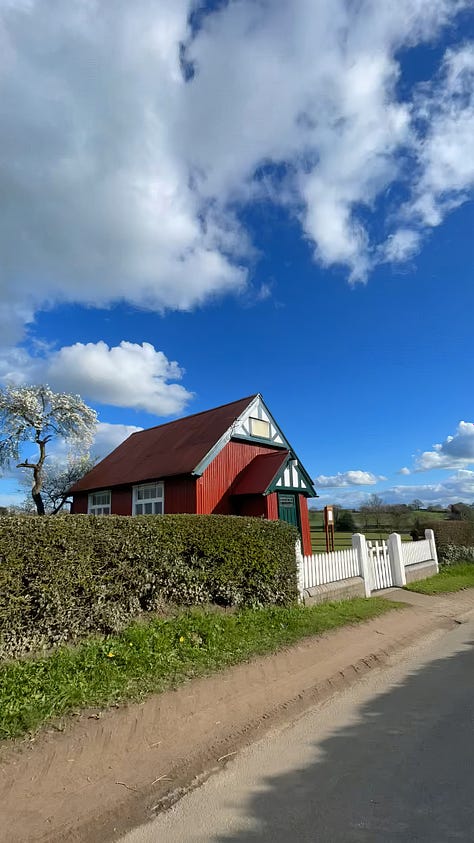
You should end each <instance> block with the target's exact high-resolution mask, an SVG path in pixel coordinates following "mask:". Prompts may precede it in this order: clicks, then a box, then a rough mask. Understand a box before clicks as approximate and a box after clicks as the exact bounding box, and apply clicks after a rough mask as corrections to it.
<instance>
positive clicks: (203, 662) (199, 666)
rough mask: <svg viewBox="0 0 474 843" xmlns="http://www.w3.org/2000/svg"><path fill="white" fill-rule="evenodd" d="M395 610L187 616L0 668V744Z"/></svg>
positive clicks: (351, 605)
mask: <svg viewBox="0 0 474 843" xmlns="http://www.w3.org/2000/svg"><path fill="white" fill-rule="evenodd" d="M473 571H474V566H473ZM395 605H396V604H394V603H392V602H390V601H388V600H383V599H382V598H379V597H374V598H370V599H368V600H366V599H363V598H356V599H354V600H348V601H345V602H342V603H326V604H323V605H321V606H311V607H302V606H293V607H290V608H283V607H268V608H264V609H245V610H242V611H241V612H236V613H229V614H216V613H205V612H203V611H197V610H195V611H187V612H183V613H181V614H179V615H177V616H175V617H172V618H167V619H165V620H163V619H157V618H155V619H153V620H148V621H147V622H145V623H143V622H139V623H133V624H131V625H130V626H128V627H127V628H126V629H125V630H124V631H123V632H122V633H120V634H119V635H114V636H109V637H107V638H100V639H99V638H94V639H89V640H88V641H85V642H83V643H81V644H79V645H78V646H76V647H61V648H58V649H57V650H55V651H54V652H53V653H52V654H50V655H46V656H43V657H40V658H29V659H22V660H18V661H12V662H6V663H4V664H3V665H2V666H0V738H13V737H16V736H19V735H22V734H24V733H25V732H31V731H34V730H35V729H37V728H38V727H40V726H41V725H43V724H45V723H47V722H48V721H51V720H52V719H54V718H57V717H61V716H63V715H65V714H68V713H71V712H74V711H78V710H80V709H81V708H84V707H89V706H94V707H96V706H97V707H105V706H107V705H110V704H113V703H117V702H122V701H125V700H137V699H141V698H143V697H144V696H146V695H147V694H150V693H153V692H159V691H163V690H165V689H166V688H170V687H174V686H176V685H177V684H179V683H180V682H184V681H185V680H186V679H190V678H192V677H194V676H202V675H204V674H207V673H211V672H213V671H216V670H220V669H222V668H225V667H227V666H229V665H233V664H237V663H238V662H243V661H246V660H248V659H250V658H251V657H252V656H256V655H261V654H263V653H269V652H271V651H273V650H277V649H278V648H279V647H284V646H285V645H289V644H293V643H294V642H295V641H298V640H299V639H301V638H304V637H306V636H311V635H320V634H321V633H323V632H326V631H327V630H330V629H334V628H336V627H339V626H344V625H345V624H352V623H358V622H360V621H364V620H368V619H370V618H374V617H377V616H378V615H380V614H383V613H384V612H386V611H389V610H391V609H394V607H395Z"/></svg>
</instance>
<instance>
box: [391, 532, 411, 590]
mask: <svg viewBox="0 0 474 843" xmlns="http://www.w3.org/2000/svg"><path fill="white" fill-rule="evenodd" d="M387 544H388V558H389V560H390V567H391V569H392V577H393V584H394V585H396V586H398V588H402V587H403V586H404V585H406V584H407V578H406V574H405V563H404V561H403V548H402V540H401V538H400V535H399V534H398V533H391V534H390V535H389V537H388V542H387Z"/></svg>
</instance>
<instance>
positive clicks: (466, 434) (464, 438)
mask: <svg viewBox="0 0 474 843" xmlns="http://www.w3.org/2000/svg"><path fill="white" fill-rule="evenodd" d="M471 463H474V424H473V423H472V422H464V421H461V422H459V424H458V428H457V431H456V433H455V434H454V436H448V437H447V438H446V439H445V440H444V442H441V443H438V444H437V445H433V450H432V451H424V452H423V453H422V454H421V456H419V457H418V459H417V460H416V467H417V469H418V471H429V470H430V469H432V468H463V467H465V466H467V465H470V464H471Z"/></svg>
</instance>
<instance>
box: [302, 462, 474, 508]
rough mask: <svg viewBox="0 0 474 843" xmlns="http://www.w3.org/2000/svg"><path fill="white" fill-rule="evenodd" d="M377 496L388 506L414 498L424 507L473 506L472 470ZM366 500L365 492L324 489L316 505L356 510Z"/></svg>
mask: <svg viewBox="0 0 474 843" xmlns="http://www.w3.org/2000/svg"><path fill="white" fill-rule="evenodd" d="M380 496H381V498H382V499H383V501H384V502H385V503H387V504H396V503H406V504H409V503H411V502H412V501H413V500H414V499H415V498H419V499H420V500H421V501H422V502H423V504H424V506H441V507H446V506H448V505H449V504H451V503H456V502H458V501H464V502H465V503H474V471H469V470H467V469H463V470H460V471H457V472H456V473H455V474H453V475H451V476H450V477H448V478H447V479H446V480H444V481H443V482H439V483H426V484H417V485H411V486H410V485H396V486H391V487H390V488H388V489H383V490H382V491H381V492H380ZM366 501H367V493H366V492H362V491H356V489H354V488H343V489H341V490H339V489H338V490H336V491H334V492H332V493H328V492H325V491H324V490H323V491H322V493H321V494H320V496H319V498H318V500H317V506H318V507H319V508H320V507H321V506H324V505H325V504H326V503H332V504H336V505H339V506H342V507H346V508H354V509H355V508H358V507H359V506H361V505H363V504H364V503H366Z"/></svg>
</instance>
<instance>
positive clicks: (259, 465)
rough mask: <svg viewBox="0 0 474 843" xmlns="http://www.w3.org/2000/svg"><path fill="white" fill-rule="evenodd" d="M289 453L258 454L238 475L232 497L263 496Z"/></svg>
mask: <svg viewBox="0 0 474 843" xmlns="http://www.w3.org/2000/svg"><path fill="white" fill-rule="evenodd" d="M288 455H289V451H273V452H272V453H271V454H260V455H259V456H258V457H254V459H253V460H252V462H251V463H249V464H248V466H247V468H244V470H243V471H242V472H241V473H240V474H239V476H238V478H237V480H236V482H235V484H234V486H233V487H232V494H233V495H263V494H264V493H265V492H266V491H267V489H268V487H269V486H270V485H271V484H272V482H273V480H274V479H275V477H276V476H277V474H278V472H279V471H280V469H281V467H282V465H283V464H284V463H285V461H286V459H287V457H288Z"/></svg>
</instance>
